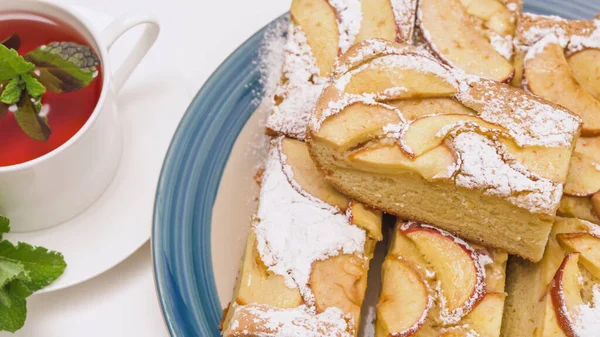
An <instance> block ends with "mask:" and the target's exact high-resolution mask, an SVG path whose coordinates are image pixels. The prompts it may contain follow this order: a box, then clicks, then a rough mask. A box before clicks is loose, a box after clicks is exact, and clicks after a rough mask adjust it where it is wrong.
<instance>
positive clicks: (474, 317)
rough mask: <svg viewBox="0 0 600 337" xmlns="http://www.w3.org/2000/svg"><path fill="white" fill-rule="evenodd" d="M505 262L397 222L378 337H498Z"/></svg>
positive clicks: (502, 256) (428, 229) (492, 252)
mask: <svg viewBox="0 0 600 337" xmlns="http://www.w3.org/2000/svg"><path fill="white" fill-rule="evenodd" d="M507 258H508V254H506V253H505V252H503V251H501V250H499V249H493V248H484V247H482V246H479V245H476V244H472V243H468V242H466V241H463V240H461V239H459V238H457V237H455V236H453V235H452V234H450V233H448V232H446V231H443V230H441V229H438V228H436V227H433V226H429V225H425V224H421V223H417V222H403V221H399V222H398V223H397V226H396V228H395V229H394V233H393V237H392V242H391V245H390V247H389V252H388V254H387V256H386V258H385V261H384V263H383V268H382V283H383V284H382V290H381V294H380V298H379V303H378V304H377V320H376V323H375V331H376V333H375V337H394V336H412V337H442V336H443V337H451V336H453V337H459V336H463V337H470V336H477V337H499V336H500V326H501V323H502V313H503V310H504V298H505V293H504V282H505V276H506V273H505V270H506V260H507ZM513 336H517V335H513Z"/></svg>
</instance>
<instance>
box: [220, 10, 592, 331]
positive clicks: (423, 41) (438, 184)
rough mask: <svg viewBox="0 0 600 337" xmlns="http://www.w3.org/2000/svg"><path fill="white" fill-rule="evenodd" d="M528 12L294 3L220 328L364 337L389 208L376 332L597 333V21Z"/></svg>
mask: <svg viewBox="0 0 600 337" xmlns="http://www.w3.org/2000/svg"><path fill="white" fill-rule="evenodd" d="M521 8H522V3H521V1H520V0H362V1H359V0H293V1H292V8H291V11H290V24H289V28H288V41H287V44H286V45H285V50H284V52H285V58H284V63H283V68H282V78H281V81H280V83H279V85H278V87H277V88H276V90H275V93H274V95H273V96H272V100H273V105H274V109H273V112H272V114H271V115H270V116H269V118H268V121H267V133H268V134H269V135H270V136H271V137H272V140H271V145H270V150H269V156H268V159H267V162H266V164H265V170H264V173H263V175H262V180H261V192H260V196H259V208H258V210H257V213H256V216H255V218H254V219H253V221H252V224H251V231H250V234H249V238H248V241H247V247H246V250H245V254H244V257H243V258H242V263H241V268H240V272H239V276H238V280H237V285H236V289H235V290H234V296H233V300H232V302H231V304H230V306H229V308H228V309H227V310H226V312H225V313H224V317H223V322H222V331H223V335H224V336H239V337H250V336H261V337H263V336H280V337H292V336H293V337H296V336H310V337H312V336H314V337H317V336H344V337H345V336H348V337H351V336H356V335H357V333H358V326H359V322H360V319H361V317H360V312H361V306H362V304H363V300H364V295H365V289H366V287H367V272H368V270H369V263H370V261H371V258H372V257H373V252H374V249H375V246H376V244H377V242H378V241H381V240H382V239H383V236H384V235H383V234H382V233H386V230H384V229H382V211H383V212H387V213H389V214H392V215H396V216H397V217H398V222H397V224H396V226H395V228H394V229H393V230H392V231H391V233H392V234H391V235H390V236H389V237H390V240H389V241H390V244H389V247H388V253H387V256H386V257H385V261H384V262H383V265H382V282H381V284H370V285H369V286H370V287H375V288H377V287H381V291H380V297H379V302H378V304H377V310H376V313H377V318H376V321H375V336H376V337H409V336H415V337H442V336H443V337H454V336H456V337H458V336H462V337H499V336H503V337H542V336H544V337H550V336H556V337H558V336H568V337H588V336H596V335H595V334H594V333H591V332H590V331H593V329H595V328H597V327H598V324H600V315H599V312H600V310H599V309H596V304H597V305H598V306H600V272H599V270H600V234H599V232H600V230H599V229H598V228H600V227H598V226H595V225H594V224H592V223H589V222H587V221H585V220H589V221H592V222H595V223H600V193H599V190H600V137H598V136H599V135H600V131H599V130H600V127H598V126H597V125H596V124H598V125H600V82H599V81H598V78H600V21H599V20H588V21H568V20H563V19H560V18H556V17H544V16H535V15H531V14H522V13H521ZM507 83H510V84H511V85H512V86H511V85H509V84H507ZM521 88H524V89H525V90H523V89H521ZM597 129H598V130H597ZM580 135H581V137H580ZM557 211H558V213H559V214H560V215H561V216H565V217H573V219H567V218H557V217H556V214H557ZM575 218H579V219H575ZM580 219H582V220H580ZM507 253H510V254H513V255H514V256H511V257H510V258H509V257H508V254H507ZM507 260H508V268H507ZM505 280H506V289H505ZM505 301H506V310H505ZM595 301H598V302H595ZM599 308H600V307H599ZM598 335H600V334H598Z"/></svg>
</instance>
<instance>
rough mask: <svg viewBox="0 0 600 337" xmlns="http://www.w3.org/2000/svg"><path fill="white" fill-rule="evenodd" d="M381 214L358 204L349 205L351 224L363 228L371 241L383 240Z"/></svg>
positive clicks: (353, 202)
mask: <svg viewBox="0 0 600 337" xmlns="http://www.w3.org/2000/svg"><path fill="white" fill-rule="evenodd" d="M382 216H383V213H382V212H381V211H380V210H376V209H374V208H369V207H367V206H365V205H364V204H362V203H360V202H355V201H352V202H351V203H350V220H351V222H352V223H353V224H355V225H357V226H358V227H361V228H363V229H364V230H366V231H367V233H369V236H371V237H372V238H373V239H375V240H377V241H381V240H383V234H382V233H381V221H382Z"/></svg>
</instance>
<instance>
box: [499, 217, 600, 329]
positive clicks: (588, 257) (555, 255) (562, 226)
mask: <svg viewBox="0 0 600 337" xmlns="http://www.w3.org/2000/svg"><path fill="white" fill-rule="evenodd" d="M507 272H508V278H507V281H506V289H507V292H508V297H507V299H506V310H505V313H504V321H503V323H502V336H504V337H514V336H533V337H592V336H598V334H600V326H599V325H598V324H599V322H600V226H598V225H596V224H592V223H590V222H587V221H585V220H579V219H572V218H571V219H569V218H557V220H556V223H555V224H554V228H553V229H552V233H551V235H550V240H549V241H548V246H547V247H546V251H545V253H544V257H543V258H542V260H541V261H540V262H538V263H531V262H529V261H525V260H522V259H519V258H518V257H511V258H510V259H509V262H508V271H507Z"/></svg>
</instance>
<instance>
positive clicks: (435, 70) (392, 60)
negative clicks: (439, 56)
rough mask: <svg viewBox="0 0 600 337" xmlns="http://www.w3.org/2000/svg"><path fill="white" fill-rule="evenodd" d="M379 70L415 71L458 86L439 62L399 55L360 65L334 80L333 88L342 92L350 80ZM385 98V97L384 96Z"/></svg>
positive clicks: (382, 57) (449, 72) (421, 56)
mask: <svg viewBox="0 0 600 337" xmlns="http://www.w3.org/2000/svg"><path fill="white" fill-rule="evenodd" d="M373 68H374V69H379V70H390V71H392V70H396V69H410V70H416V71H419V72H421V73H426V74H434V75H436V76H439V77H441V78H443V79H445V80H446V82H448V83H449V84H451V85H454V86H458V84H457V82H456V78H455V77H454V75H453V73H452V71H450V70H449V69H448V68H446V67H444V66H443V65H442V64H440V63H439V62H436V61H434V60H432V59H429V58H427V57H424V56H423V55H420V54H400V55H384V56H381V57H378V58H376V59H374V60H372V61H371V62H368V63H366V64H363V65H361V66H360V67H358V68H356V69H353V70H351V71H349V72H347V73H346V74H344V75H343V76H340V77H339V78H338V79H336V80H335V82H334V83H335V86H336V88H338V89H339V90H340V91H344V90H345V87H346V85H347V84H348V83H349V82H350V79H351V78H352V77H353V76H354V75H356V74H357V73H360V72H362V71H365V70H367V69H373ZM398 88H400V89H401V88H402V87H397V88H389V90H390V91H392V90H396V89H398ZM384 96H387V95H384ZM374 98H376V99H385V98H387V97H378V96H377V97H374Z"/></svg>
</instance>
